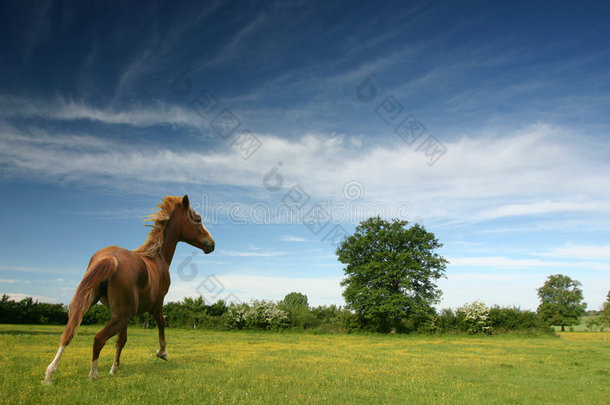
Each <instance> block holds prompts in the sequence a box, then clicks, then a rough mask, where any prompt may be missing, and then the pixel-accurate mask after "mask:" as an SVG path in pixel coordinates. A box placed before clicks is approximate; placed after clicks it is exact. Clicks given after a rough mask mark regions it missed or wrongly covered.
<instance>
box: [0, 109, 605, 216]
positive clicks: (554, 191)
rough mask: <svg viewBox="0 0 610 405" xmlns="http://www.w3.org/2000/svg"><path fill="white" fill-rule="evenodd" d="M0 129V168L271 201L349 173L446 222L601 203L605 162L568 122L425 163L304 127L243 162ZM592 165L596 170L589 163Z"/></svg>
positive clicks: (379, 193) (224, 155) (402, 149)
mask: <svg viewBox="0 0 610 405" xmlns="http://www.w3.org/2000/svg"><path fill="white" fill-rule="evenodd" d="M144 115H145V116H152V115H154V114H153V112H151V111H148V112H146V113H145V114H144ZM78 116H80V115H78ZM156 119H158V120H163V119H162V118H159V117H157V118H156ZM0 129H1V131H0V150H2V152H0V163H1V164H3V166H4V168H5V171H4V176H5V177H6V176H18V177H36V178H40V177H42V178H45V179H47V181H51V182H55V181H62V182H65V181H73V182H77V183H83V184H89V185H93V184H95V183H96V182H106V183H112V184H113V185H114V187H118V188H120V187H121V184H123V185H127V188H129V187H132V186H133V184H136V183H138V182H149V183H151V184H154V183H163V182H167V183H188V184H205V185H206V186H211V185H218V186H223V185H228V186H232V187H236V186H237V187H244V188H248V189H250V190H253V191H256V190H257V193H258V195H259V196H261V197H262V198H263V199H264V200H266V201H271V202H273V201H276V202H279V201H280V200H281V197H282V194H284V193H286V192H287V191H288V190H289V189H290V187H292V186H294V185H299V186H301V187H302V188H303V189H305V190H306V191H307V193H308V194H309V195H310V196H312V197H314V198H322V199H325V198H328V197H335V198H344V196H343V191H344V186H345V184H346V183H347V182H350V181H358V182H359V183H360V184H361V185H362V188H363V195H362V196H361V197H362V199H363V200H362V201H371V202H384V203H386V204H389V205H392V204H394V205H395V204H398V203H399V202H401V201H409V202H410V203H413V204H414V207H415V211H416V215H418V216H422V217H423V218H426V219H435V220H444V221H454V222H455V223H472V222H481V221H490V220H495V219H499V218H506V217H510V218H516V217H524V216H533V215H546V214H547V213H554V214H562V213H565V214H570V215H607V213H608V212H609V211H610V205H609V203H608V201H610V185H609V183H608V182H607V181H606V180H607V179H606V177H607V176H606V173H609V172H610V164H609V163H607V162H605V161H601V160H596V161H594V162H591V161H590V159H591V156H590V155H588V154H587V150H586V149H582V148H579V146H578V144H575V143H574V142H572V139H573V134H572V133H571V132H570V131H568V130H564V129H563V128H560V127H553V126H549V125H543V124H538V125H535V126H532V127H528V128H525V129H524V130H521V131H517V132H514V133H507V134H503V135H502V136H498V134H497V133H494V134H491V135H490V134H481V135H478V136H476V137H471V138H466V137H465V138H461V139H457V140H454V141H447V142H446V143H445V146H446V147H447V149H448V152H447V154H446V155H445V156H443V158H442V159H440V160H439V161H438V162H437V163H436V164H435V165H434V166H433V167H429V166H428V165H427V164H426V162H425V157H424V156H423V154H422V153H421V152H418V151H417V150H415V149H414V148H411V147H409V146H408V145H406V144H403V143H401V142H400V140H398V139H396V140H395V141H389V142H388V144H387V145H383V144H380V145H377V146H375V147H371V148H368V149H362V148H360V147H359V146H358V144H357V143H353V142H351V139H352V138H351V137H349V136H342V135H334V134H333V135H322V134H305V135H303V136H301V137H299V138H297V139H292V140H290V139H284V138H280V137H278V136H274V135H266V134H256V136H257V137H258V138H259V139H260V141H261V143H262V146H261V149H260V152H257V153H256V154H254V155H253V156H252V157H251V158H250V159H249V160H247V161H244V160H243V159H242V157H241V155H240V151H239V149H238V148H237V147H233V146H231V145H230V144H226V145H224V146H223V147H221V148H220V149H218V150H215V151H208V150H201V151H197V150H188V151H176V150H173V149H170V148H169V147H168V148H159V147H156V148H152V147H151V148H148V149H147V148H146V147H145V146H144V147H142V146H141V145H137V146H132V145H129V144H124V143H122V142H115V141H106V140H102V139H101V138H97V137H92V136H84V137H80V136H78V137H77V136H74V135H61V134H49V133H46V132H45V131H42V130H39V131H36V132H34V133H24V132H21V131H19V130H16V129H14V128H11V127H7V126H4V127H2V128H0ZM599 147H600V148H603V146H602V145H600V146H599ZM277 162H283V165H282V166H281V169H280V171H279V172H278V173H279V174H280V175H281V176H282V181H283V184H282V186H283V189H282V191H281V192H280V193H275V194H273V193H272V192H269V191H267V190H265V189H264V187H263V183H262V179H263V177H264V176H265V174H267V173H269V171H270V170H271V169H272V168H273V167H275V166H276V165H277ZM379 162H383V165H380V164H379ZM591 165H595V166H596V168H597V170H595V171H591V169H590V168H591ZM109 179H111V180H112V181H109ZM123 187H125V186H123ZM405 190H406V191H405ZM406 197H408V199H405V198H406Z"/></svg>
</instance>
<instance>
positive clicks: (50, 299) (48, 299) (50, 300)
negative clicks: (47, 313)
mask: <svg viewBox="0 0 610 405" xmlns="http://www.w3.org/2000/svg"><path fill="white" fill-rule="evenodd" d="M6 295H8V296H9V297H10V298H11V299H12V300H14V301H21V300H23V299H25V298H28V297H31V298H32V299H33V300H34V301H39V302H48V303H56V302H58V301H59V300H58V299H57V298H53V297H45V296H42V295H32V294H22V293H11V292H9V293H6Z"/></svg>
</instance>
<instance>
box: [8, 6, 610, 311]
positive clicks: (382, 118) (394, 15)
mask: <svg viewBox="0 0 610 405" xmlns="http://www.w3.org/2000/svg"><path fill="white" fill-rule="evenodd" d="M99 4H100V5H97V6H96V5H93V4H91V3H83V2H61V3H59V2H53V1H49V2H44V1H41V2H37V3H36V4H35V5H33V4H31V3H27V2H13V3H8V2H3V3H2V5H1V6H0V7H1V8H2V10H1V11H0V15H1V16H2V17H0V18H1V19H2V24H0V33H1V35H0V38H2V39H1V41H2V46H1V47H0V76H1V77H2V78H3V80H1V81H0V144H1V148H0V206H1V209H0V221H1V222H2V224H3V232H1V233H0V246H2V255H1V258H0V292H2V293H8V294H10V295H11V296H14V297H16V298H20V297H23V296H34V297H36V298H39V299H41V300H45V301H53V302H64V303H68V302H69V301H70V299H71V297H72V294H73V293H74V290H75V288H76V286H77V285H78V282H79V281H80V279H81V278H82V275H83V274H84V271H85V269H86V265H87V263H88V260H89V258H90V256H91V254H93V253H94V252H95V251H96V250H98V249H100V248H102V247H105V246H108V245H119V246H123V247H126V248H130V249H133V248H136V247H137V246H139V245H140V244H141V243H142V242H143V241H144V239H145V236H146V233H147V229H146V228H144V227H142V220H143V218H144V217H145V216H146V215H148V214H150V213H151V209H152V208H154V207H155V205H156V204H157V203H158V202H159V201H160V199H161V198H162V197H163V196H164V195H168V194H170V195H183V194H188V195H189V196H190V199H191V202H192V204H193V206H194V207H195V208H196V210H197V211H198V212H200V213H201V214H202V215H203V217H204V221H205V223H206V225H207V227H208V229H209V230H210V232H211V233H212V234H213V236H214V237H215V239H216V250H215V252H214V253H213V254H211V255H209V256H203V254H201V252H199V253H195V254H194V252H195V249H193V248H191V247H190V246H188V245H183V246H179V248H178V250H177V253H176V256H175V258H174V262H173V264H172V267H171V273H172V287H171V288H170V292H169V294H168V297H167V298H168V300H178V299H181V298H183V297H185V296H191V297H193V296H198V295H202V296H203V297H204V298H205V299H207V300H215V299H218V298H223V299H227V300H229V301H248V300H250V299H255V298H256V299H263V298H265V299H274V300H279V299H281V298H283V296H284V295H285V294H287V293H289V292H291V291H299V292H303V293H305V294H307V295H308V297H309V300H310V303H312V304H314V305H322V304H333V303H336V304H343V299H342V297H341V287H340V286H339V282H340V280H341V279H342V276H343V272H342V266H341V264H340V263H338V261H337V260H336V256H335V254H334V251H335V249H336V246H335V244H336V242H337V240H339V239H340V237H341V236H342V235H344V234H349V233H351V232H353V230H354V228H355V226H356V224H357V223H358V222H359V221H360V220H362V219H364V218H366V217H367V216H370V215H371V214H379V215H381V216H384V217H386V218H393V217H398V218H401V219H406V220H408V221H409V222H411V223H415V222H417V223H422V224H423V225H424V226H425V227H426V229H427V230H429V231H431V232H434V233H435V234H436V235H437V237H438V238H439V239H440V241H441V242H442V243H444V247H443V248H442V252H441V253H442V254H443V255H444V256H445V257H446V258H447V259H448V260H449V261H450V264H449V265H448V267H447V278H446V279H443V280H441V281H440V282H439V286H440V287H441V289H442V290H443V293H444V294H443V298H442V301H441V303H440V304H439V307H449V306H450V307H454V308H455V307H457V306H460V305H462V304H464V303H467V302H472V301H474V300H476V299H479V300H482V301H484V302H485V303H487V304H488V305H491V304H500V305H517V306H521V307H522V308H529V309H535V307H536V306H537V304H538V300H537V297H536V291H535V290H536V288H537V287H539V286H540V285H542V283H543V282H544V280H545V278H546V277H547V276H548V275H550V274H557V273H562V274H566V275H568V276H570V277H572V278H575V279H577V280H580V281H581V282H582V284H583V286H582V287H583V290H584V293H585V300H586V302H587V303H589V309H597V308H598V307H599V305H600V304H601V303H602V301H604V299H605V295H606V293H607V291H608V289H610V238H609V236H610V202H609V201H610V182H609V181H608V177H609V174H610V162H609V161H608V156H610V147H609V146H608V135H609V127H610V122H609V120H610V114H609V112H610V96H609V94H610V71H609V70H608V68H607V67H608V66H610V28H609V26H608V24H607V16H608V15H609V11H610V5H608V4H607V3H606V4H603V3H590V2H579V3H578V4H574V3H572V2H565V3H562V2H553V3H547V2H533V4H532V2H523V3H518V2H510V3H508V2H507V4H495V3H489V2H460V3H458V2H444V3H443V2H409V3H408V4H407V3H405V2H383V3H380V2H370V3H365V2H362V3H355V2H222V1H217V2H206V3H196V2H193V3H187V2H180V4H179V5H175V4H170V3H169V2H168V3H163V2H147V3H146V4H145V5H144V4H143V3H138V4H135V3H134V4H122V3H114V4H109V3H104V5H101V3H99ZM287 203H291V204H292V205H290V206H289V205H287ZM314 214H315V215H314ZM312 218H313V222H312V220H311V219H312Z"/></svg>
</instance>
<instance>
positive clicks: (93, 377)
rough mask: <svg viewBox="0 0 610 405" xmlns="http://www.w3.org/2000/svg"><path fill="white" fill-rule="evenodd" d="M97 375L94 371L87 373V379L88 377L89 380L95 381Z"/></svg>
mask: <svg viewBox="0 0 610 405" xmlns="http://www.w3.org/2000/svg"><path fill="white" fill-rule="evenodd" d="M98 377H99V375H98V374H97V372H95V373H89V379H90V380H91V381H95V380H97V378H98Z"/></svg>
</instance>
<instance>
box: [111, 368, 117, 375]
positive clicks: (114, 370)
mask: <svg viewBox="0 0 610 405" xmlns="http://www.w3.org/2000/svg"><path fill="white" fill-rule="evenodd" d="M117 371H119V368H118V367H116V366H112V368H110V375H115V374H116V372H117Z"/></svg>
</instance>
